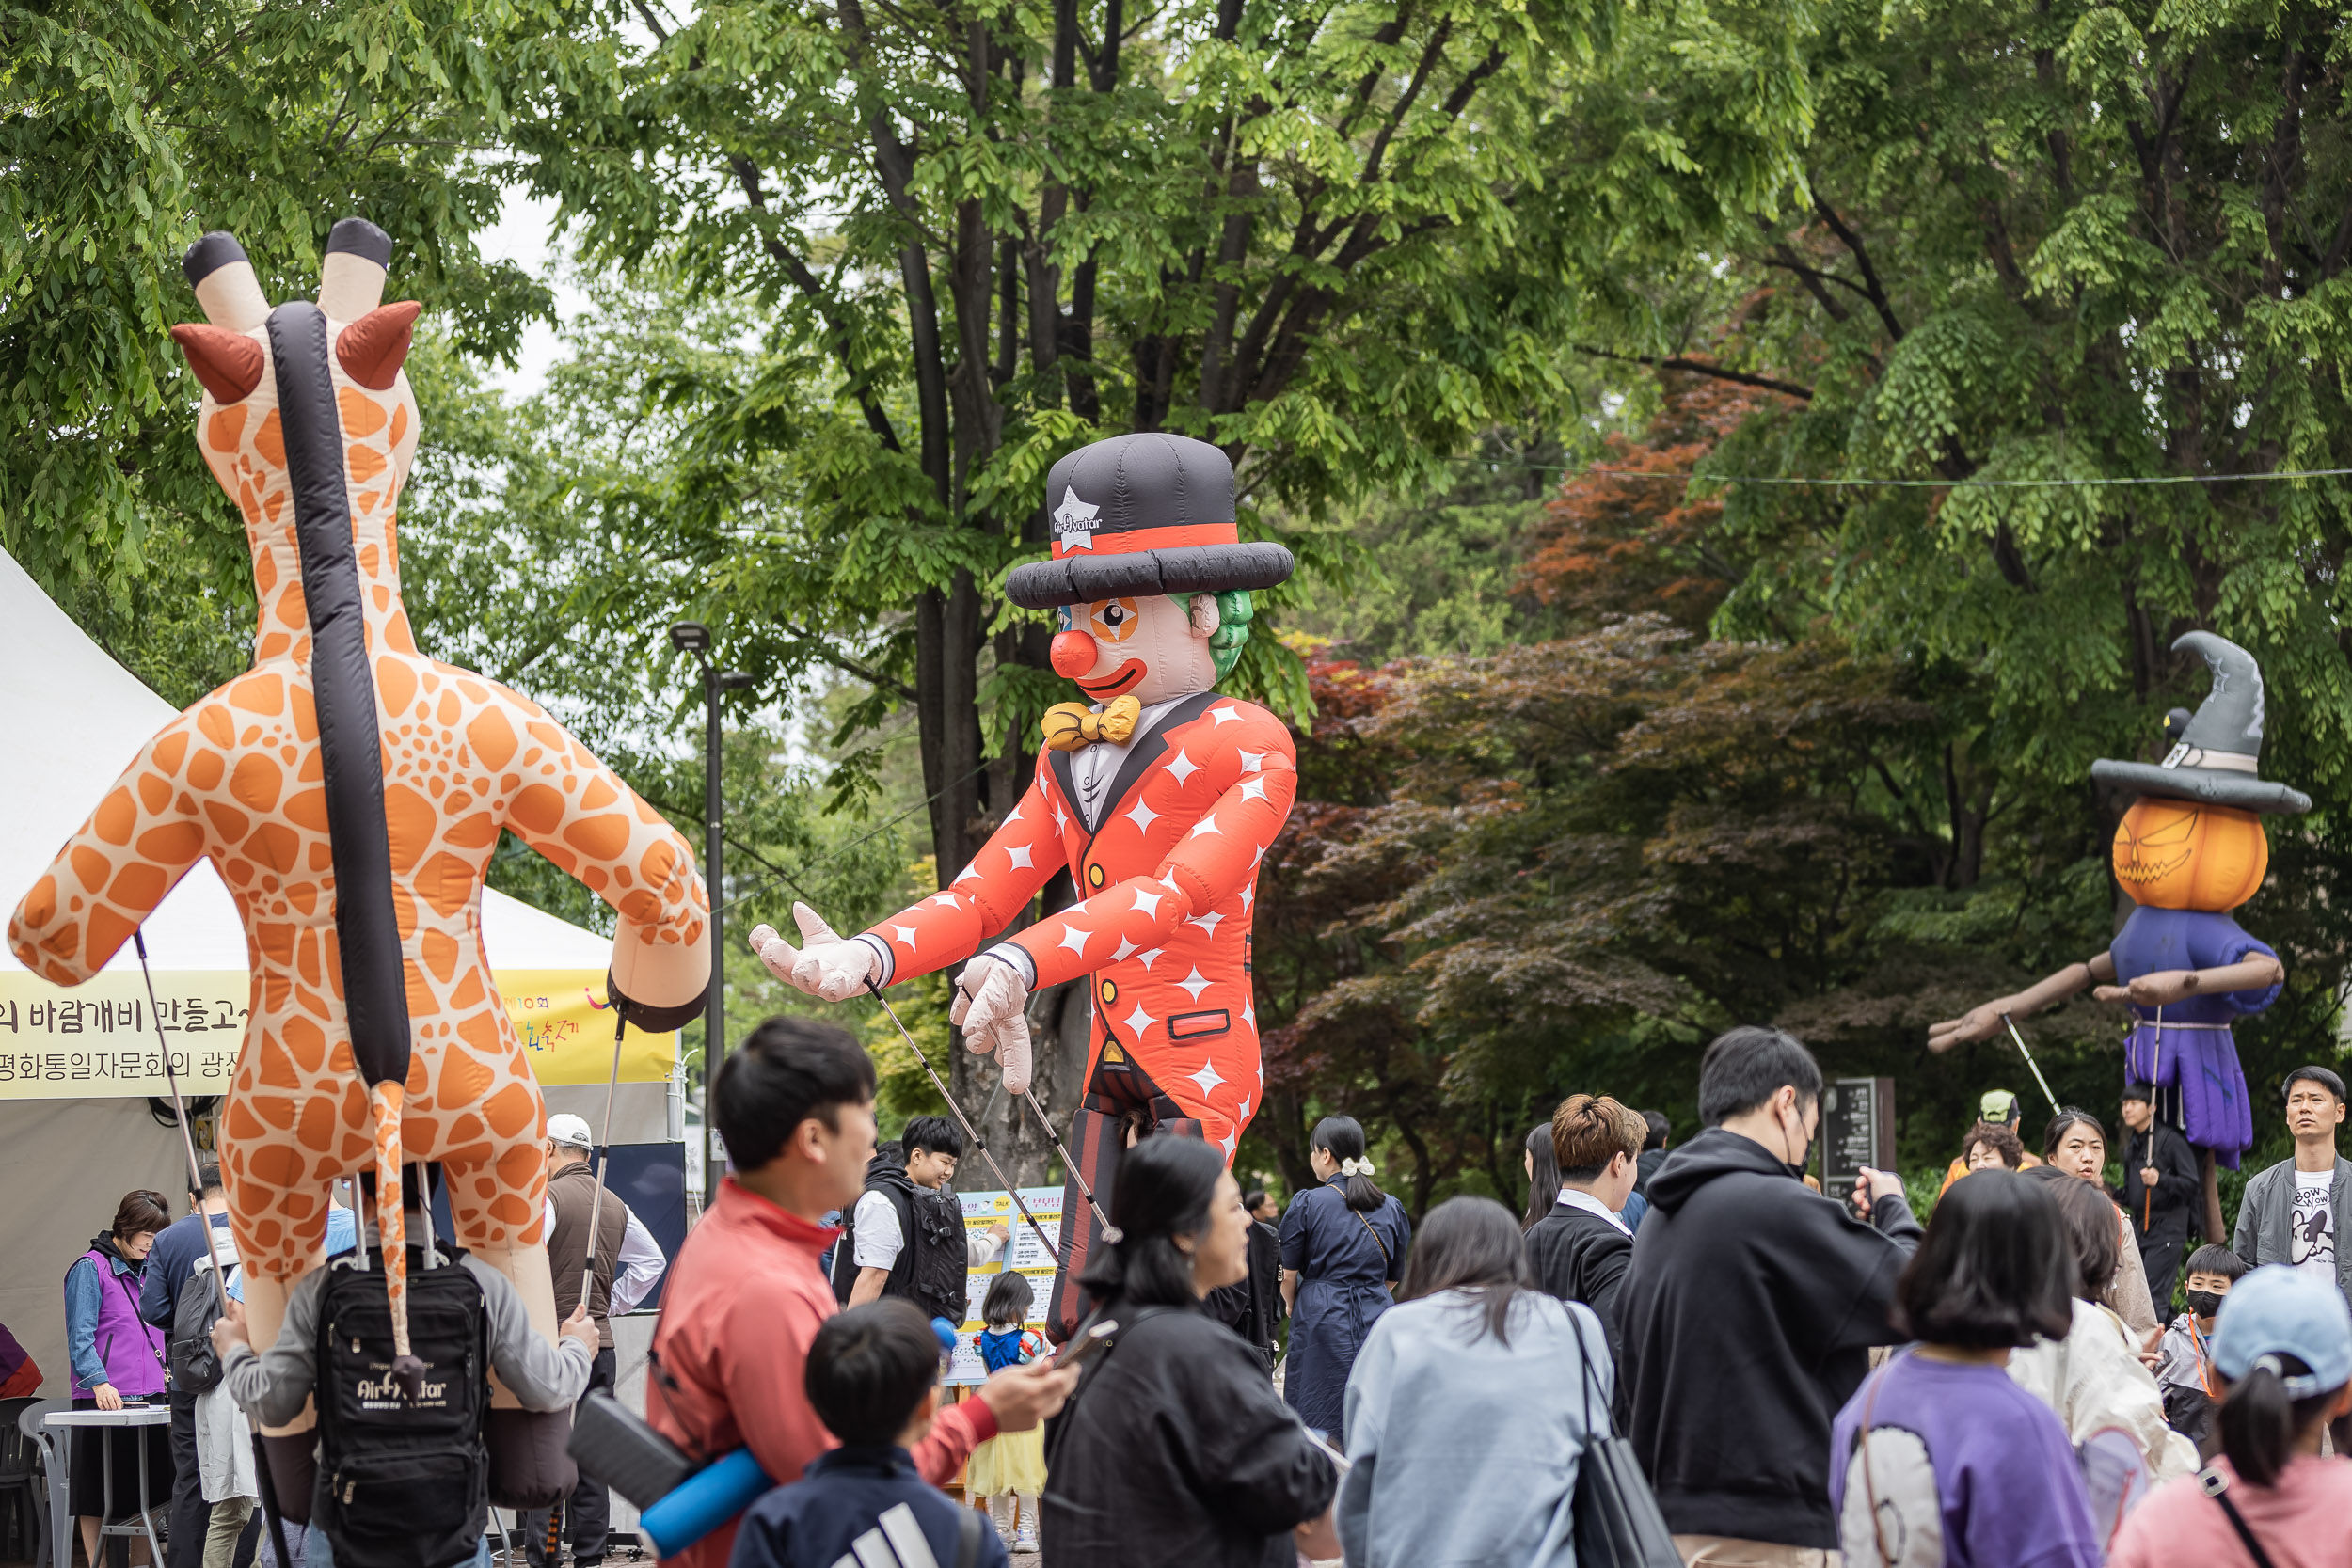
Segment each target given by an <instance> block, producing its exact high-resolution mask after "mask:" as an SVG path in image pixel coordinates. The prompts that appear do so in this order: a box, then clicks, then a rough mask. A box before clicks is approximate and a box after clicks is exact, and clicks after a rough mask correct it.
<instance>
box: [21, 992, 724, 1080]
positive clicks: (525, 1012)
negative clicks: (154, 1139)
mask: <svg viewBox="0 0 2352 1568" xmlns="http://www.w3.org/2000/svg"><path fill="white" fill-rule="evenodd" d="M497 979H498V988H499V994H500V995H501V996H503V997H504V998H505V999H506V1014H507V1017H508V1018H509V1019H510V1020H511V1021H512V1022H513V1023H514V1026H515V1037H516V1039H518V1040H519V1041H521V1042H522V1047H523V1050H524V1052H525V1053H527V1054H528V1055H529V1056H530V1058H531V1065H532V1071H534V1072H535V1073H536V1074H537V1075H538V1079H539V1082H540V1083H542V1084H601V1083H603V1082H604V1081H605V1078H606V1075H607V1074H609V1073H610V1072H611V1071H612V1013H611V1012H610V1011H608V1010H607V1008H606V1006H605V1001H604V976H603V975H602V974H597V973H596V972H594V971H591V970H532V969H526V970H506V971H501V972H500V973H499V974H498V976H497ZM250 985H251V982H250V980H249V979H248V978H247V977H246V974H243V973H242V972H240V971H237V970H232V969H215V970H157V971H156V972H155V1006H154V1007H152V1008H151V1007H150V1006H148V1001H147V983H146V981H145V980H144V979H143V978H141V976H140V974H139V972H138V971H137V970H135V969H119V970H115V969H110V970H106V971H103V972H102V973H101V974H98V975H96V976H94V977H93V978H92V979H90V980H89V981H88V982H87V983H86V984H84V985H79V986H75V987H72V989H71V990H69V989H67V988H65V987H62V986H53V985H51V984H50V983H49V982H48V981H46V980H43V979H41V978H40V977H39V976H37V975H33V974H25V973H24V971H22V970H16V971H12V972H0V1100H85V1099H103V1098H108V1097H114V1096H130V1095H157V1096H161V1095H168V1094H169V1093H170V1092H171V1085H170V1084H169V1082H168V1081H167V1079H166V1078H165V1076H164V1060H163V1049H164V1047H163V1041H165V1040H168V1041H169V1042H170V1045H171V1054H172V1067H173V1069H174V1070H176V1071H177V1072H178V1073H179V1075H180V1087H181V1090H182V1091H183V1093H186V1094H221V1093H225V1092H226V1091H227V1090H228V1088H229V1085H230V1080H231V1079H232V1078H233V1077H234V1076H235V1074H236V1069H237V1049H238V1046H239V1044H240V1043H241V1042H242V1041H243V1040H244V1038H245V1022H246V1005H247V1000H248V990H249V988H250ZM159 1022H160V1023H161V1025H162V1032H161V1035H160V1037H159V1036H158V1033H157V1028H156V1026H157V1024H158V1023H159ZM676 1061H677V1035H676V1033H675V1031H672V1032H669V1033H666V1034H660V1035H648V1034H644V1033H642V1032H641V1031H639V1030H636V1029H631V1030H629V1031H628V1037H626V1038H625V1039H624V1040H623V1041H622V1043H621V1082H623V1083H625V1084H655V1083H662V1082H665V1081H667V1080H668V1078H669V1076H670V1072H671V1069H672V1068H673V1066H674V1065H675V1062H676Z"/></svg>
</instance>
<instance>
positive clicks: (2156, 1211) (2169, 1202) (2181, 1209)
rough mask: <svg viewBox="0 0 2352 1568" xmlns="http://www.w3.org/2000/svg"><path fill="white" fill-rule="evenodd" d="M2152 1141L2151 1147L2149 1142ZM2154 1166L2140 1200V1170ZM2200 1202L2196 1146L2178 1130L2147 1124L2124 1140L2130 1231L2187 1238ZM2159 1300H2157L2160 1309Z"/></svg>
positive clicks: (2201, 1177) (2163, 1238) (2201, 1176)
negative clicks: (2151, 1183)
mask: <svg viewBox="0 0 2352 1568" xmlns="http://www.w3.org/2000/svg"><path fill="white" fill-rule="evenodd" d="M2152 1139H2153V1141H2154V1144H2155V1152H2154V1153H2153V1155H2152V1154H2150V1153H2149V1150H2148V1146H2149V1143H2150V1141H2151V1140H2152ZM2149 1165H2153V1166H2155V1167H2156V1184H2155V1185H2154V1186H2153V1187H2151V1188H2148V1189H2146V1197H2147V1201H2146V1202H2145V1203H2142V1201H2141V1191H2142V1189H2141V1183H2140V1180H2139V1173H2140V1171H2141V1170H2142V1169H2143V1168H2145V1167H2146V1166H2149ZM2204 1206H2205V1179H2204V1173H2203V1172H2202V1171H2201V1170H2199V1169H2198V1168H2197V1154H2196V1151H2195V1150H2193V1149H2191V1148H2189V1147H2188V1140H2187V1139H2186V1138H2185V1137H2183V1136H2182V1135H2181V1132H2180V1129H2178V1128H2175V1127H2167V1126H2166V1125H2165V1124H2164V1123H2162V1122H2160V1121H2159V1122H2154V1123H2152V1124H2151V1125H2150V1127H2149V1129H2148V1131H2147V1132H2131V1133H2127V1134H2125V1136H2124V1139H2123V1210H2124V1212H2126V1213H2128V1214H2130V1215H2131V1217H2132V1234H2133V1235H2135V1236H2138V1237H2141V1238H2143V1239H2145V1240H2147V1241H2151V1242H2180V1241H2185V1240H2187V1238H2188V1226H2189V1220H2190V1218H2191V1217H2192V1216H2193V1215H2195V1214H2196V1213H2197V1212H2199V1211H2200V1210H2201V1209H2202V1208H2203V1207H2204ZM2163 1309H2165V1308H2164V1305H2163V1304H2159V1310H2163Z"/></svg>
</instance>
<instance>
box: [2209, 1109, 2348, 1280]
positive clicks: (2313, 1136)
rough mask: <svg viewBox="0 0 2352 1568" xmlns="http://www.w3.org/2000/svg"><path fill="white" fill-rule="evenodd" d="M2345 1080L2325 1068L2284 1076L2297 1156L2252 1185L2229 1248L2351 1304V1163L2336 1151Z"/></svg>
mask: <svg viewBox="0 0 2352 1568" xmlns="http://www.w3.org/2000/svg"><path fill="white" fill-rule="evenodd" d="M2286 1112H2287V1131H2289V1132H2293V1133H2294V1134H2295V1158H2294V1159H2292V1160H2282V1161H2280V1163H2279V1164H2275V1165H2273V1166H2271V1167H2270V1168H2269V1169H2268V1170H2266V1171H2263V1172H2261V1173H2260V1174H2258V1175H2256V1176H2254V1177H2252V1178H2251V1179H2249V1180H2248V1181H2247V1183H2246V1197H2245V1200H2244V1201H2243V1202H2241V1203H2240V1204H2239V1205H2238V1211H2237V1234H2236V1235H2235V1236H2234V1237H2233V1238H2232V1240H2231V1243H2230V1250H2231V1251H2232V1252H2234V1253H2236V1254H2237V1255H2238V1256H2239V1257H2240V1258H2243V1259H2246V1261H2247V1262H2248V1263H2249V1264H2250V1265H2253V1266H2256V1267H2259V1266H2261V1265H2262V1264H2265V1263H2286V1264H2289V1265H2291V1266H2293V1267H2294V1268H2296V1269H2297V1270H2300V1271H2302V1272H2304V1273H2307V1274H2312V1275H2318V1276H2320V1277H2322V1278H2324V1279H2326V1280H2328V1282H2329V1283H2331V1284H2333V1285H2334V1286H2335V1287H2336V1289H2337V1290H2339V1291H2343V1292H2344V1298H2345V1300H2346V1301H2347V1302H2352V1246H2347V1245H2345V1244H2344V1241H2345V1239H2344V1204H2345V1202H2346V1201H2347V1188H2348V1187H2352V1160H2346V1159H2344V1158H2343V1157H2342V1156H2340V1155H2338V1154H2337V1152H2336V1129H2337V1128H2338V1127H2340V1126H2342V1125H2343V1123H2344V1080H2343V1079H2341V1078H2339V1077H2337V1076H2336V1075H2335V1074H2334V1073H2332V1072H2330V1071H2328V1069H2326V1068H2324V1067H2301V1068H2296V1069H2295V1070H2294V1071H2293V1072H2290V1073H2288V1074H2287V1082H2286Z"/></svg>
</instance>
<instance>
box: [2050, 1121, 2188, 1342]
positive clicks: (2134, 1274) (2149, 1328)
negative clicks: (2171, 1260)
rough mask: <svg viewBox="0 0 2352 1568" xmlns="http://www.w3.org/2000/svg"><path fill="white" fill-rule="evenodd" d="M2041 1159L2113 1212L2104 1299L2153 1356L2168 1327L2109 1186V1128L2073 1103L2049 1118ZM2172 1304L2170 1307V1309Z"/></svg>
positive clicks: (2126, 1222) (2128, 1224) (2137, 1244)
mask: <svg viewBox="0 0 2352 1568" xmlns="http://www.w3.org/2000/svg"><path fill="white" fill-rule="evenodd" d="M2042 1158H2043V1159H2044V1160H2047V1161H2048V1162H2049V1164H2050V1167H2051V1168H2052V1169H2053V1170H2061V1171H2064V1172H2065V1173H2066V1174H2067V1175H2069V1176H2075V1177H2080V1178H2081V1179H2082V1180H2084V1181H2085V1182H2087V1183H2089V1184H2090V1187H2091V1188H2092V1189H2093V1190H2094V1191H2096V1192H2099V1193H2101V1194H2104V1195H2105V1196H2106V1199H2107V1207H2108V1208H2110V1209H2113V1210H2114V1211H2115V1234H2116V1239H2117V1246H2118V1250H2117V1252H2116V1255H2115V1280H2114V1283H2113V1284H2112V1285H2110V1286H2109V1287H2108V1288H2107V1291H2106V1295H2105V1296H2104V1297H2102V1298H2101V1299H2103V1300H2104V1301H2105V1302H2106V1304H2107V1305H2108V1306H2109V1307H2114V1308H2115V1315H2116V1316H2117V1317H2119V1318H2121V1319H2122V1320H2123V1324H2124V1326H2125V1327H2126V1328H2129V1329H2130V1330H2131V1331H2132V1333H2133V1334H2135V1335H2136V1336H2137V1337H2138V1341H2137V1342H2138V1346H2139V1349H2140V1350H2141V1351H2142V1352H2143V1353H2147V1354H2153V1352H2154V1349H2155V1343H2156V1340H2157V1339H2158V1338H2160V1336H2161V1331H2162V1329H2163V1327H2164V1325H2163V1323H2161V1322H2159V1321H2158V1319H2157V1317H2156V1304H2155V1300H2154V1298H2153V1297H2152V1296H2150V1295H2149V1293H2148V1270H2147V1267H2146V1266H2145V1265H2144V1264H2143V1263H2142V1262H2141V1260H2140V1257H2139V1242H2138V1239H2137V1237H2135V1236H2134V1235H2133V1234H2132V1222H2131V1221H2130V1220H2129V1219H2128V1218H2127V1217H2125V1215H2124V1213H2123V1208H2122V1205H2121V1204H2119V1203H2117V1202H2116V1201H2115V1194H2114V1193H2113V1192H2112V1191H2111V1190H2110V1189H2109V1188H2108V1186H2107V1130H2106V1127H2105V1126H2104V1125H2103V1124H2102V1123H2101V1122H2100V1120H2099V1118H2098V1117H2094V1116H2092V1115H2091V1114H2090V1112H2089V1111H2086V1110H2083V1109H2082V1108H2081V1107H2079V1106H2075V1105H2069V1106H2067V1107H2066V1108H2065V1109H2064V1110H2062V1111H2060V1112H2058V1115H2056V1116H2054V1117H2051V1118H2050V1126H2049V1130H2048V1131H2047V1132H2043V1133H2042ZM2170 1305H2171V1304H2170V1303H2169V1302H2167V1303H2166V1306H2167V1307H2169V1306H2170Z"/></svg>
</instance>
